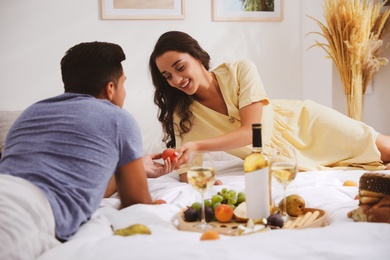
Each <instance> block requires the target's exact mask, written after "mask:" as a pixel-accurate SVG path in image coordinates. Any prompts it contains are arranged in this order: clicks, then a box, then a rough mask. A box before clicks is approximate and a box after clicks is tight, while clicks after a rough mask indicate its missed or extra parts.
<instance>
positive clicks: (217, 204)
mask: <svg viewBox="0 0 390 260" xmlns="http://www.w3.org/2000/svg"><path fill="white" fill-rule="evenodd" d="M219 205H221V202H216V203H215V204H214V205H213V210H215V209H216V208H217V207H218V206H219Z"/></svg>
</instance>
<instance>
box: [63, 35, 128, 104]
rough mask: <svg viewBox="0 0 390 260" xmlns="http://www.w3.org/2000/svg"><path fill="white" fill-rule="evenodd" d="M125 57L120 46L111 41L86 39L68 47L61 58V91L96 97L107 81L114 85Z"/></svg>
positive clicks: (120, 73) (121, 69)
mask: <svg viewBox="0 0 390 260" xmlns="http://www.w3.org/2000/svg"><path fill="white" fill-rule="evenodd" d="M125 59H126V56H125V54H124V52H123V50H122V48H121V47H120V46H119V45H117V44H114V43H107V42H86V43H80V44H77V45H75V46H73V47H72V48H70V49H69V50H68V51H67V52H66V54H65V56H64V57H63V58H62V60H61V73H62V81H63V82H64V88H65V92H71V93H81V94H89V95H92V96H94V97H97V96H98V95H99V94H100V93H101V91H102V90H103V89H104V88H105V86H106V85H107V83H109V82H113V83H114V84H115V86H117V83H118V80H119V78H120V77H121V76H122V74H123V68H122V64H121V62H122V61H123V60H125Z"/></svg>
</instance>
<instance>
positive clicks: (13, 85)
mask: <svg viewBox="0 0 390 260" xmlns="http://www.w3.org/2000/svg"><path fill="white" fill-rule="evenodd" d="M237 1H238V0H237ZM321 3H322V1H321V0H285V1H284V9H285V12H284V13H285V17H284V21H283V22H268V23H267V22H213V21H212V20H211V0H186V18H185V19H184V20H101V19H100V0H93V1H92V0H89V1H86V0H84V1H80V0H67V1H52V0H1V2H0V36H1V41H0V57H1V59H0V73H1V74H0V110H14V109H24V108H26V107H27V106H29V105H30V104H31V103H33V102H36V101H38V100H40V99H43V98H46V97H49V96H52V95H57V94H60V93H62V92H63V87H62V81H61V75H60V65H59V62H60V59H61V58H62V56H63V55H64V53H65V51H66V50H67V49H68V48H69V47H71V46H73V45H75V44H77V43H79V42H83V41H95V40H97V41H110V42H115V43H118V44H120V45H121V46H122V47H123V49H124V51H125V53H126V54H127V60H126V61H125V63H124V69H125V73H126V75H127V78H128V80H127V83H126V85H127V93H128V95H127V101H126V103H125V108H126V109H128V110H130V111H131V112H132V113H133V114H134V115H135V116H136V118H137V120H138V121H139V122H140V124H141V125H142V124H143V123H146V122H147V121H150V120H153V124H154V125H155V126H156V127H160V126H159V124H158V123H157V121H156V111H155V107H154V105H153V101H152V91H153V87H152V84H151V80H150V77H149V73H148V66H147V65H148V64H147V63H148V58H149V54H150V52H151V51H152V48H153V46H154V44H155V42H156V40H157V38H158V37H159V36H160V35H161V34H162V33H163V32H165V31H168V30H182V31H185V32H188V33H189V34H191V35H192V36H194V37H195V38H196V39H197V40H198V41H199V42H200V44H201V45H202V46H203V47H204V48H205V49H206V50H207V51H208V52H209V53H210V55H211V57H212V63H213V64H214V65H218V64H219V63H220V62H222V61H225V60H234V59H240V58H250V59H252V60H253V61H254V62H255V63H256V64H257V66H258V69H259V72H260V74H261V77H262V79H263V82H264V84H265V87H266V90H267V92H268V94H269V96H270V97H271V98H292V99H306V98H309V99H313V100H315V101H317V102H319V103H322V104H324V105H327V106H333V107H336V108H337V109H339V110H342V106H343V105H344V103H343V102H344V99H342V100H341V101H339V103H340V102H341V105H340V104H335V102H334V100H335V98H334V95H335V90H336V91H337V89H342V87H341V85H339V86H337V81H335V80H334V76H333V75H334V72H332V63H331V62H330V60H327V59H325V58H324V57H325V53H323V52H322V51H321V50H319V49H318V48H314V49H311V50H309V51H307V50H306V49H307V47H308V46H310V45H311V44H312V43H313V38H312V37H304V36H305V34H306V33H307V32H308V31H316V30H318V28H317V27H316V25H315V23H314V21H312V20H311V19H309V18H308V17H306V15H308V14H310V15H312V16H315V17H316V18H319V19H320V18H321V16H322V10H321ZM387 41H388V40H387ZM386 56H387V57H390V54H389V50H386ZM389 69H390V66H387V67H385V68H383V69H382V71H381V72H380V74H379V75H378V77H376V78H375V85H374V92H373V94H371V95H370V96H368V97H367V99H366V103H365V109H366V110H365V120H366V121H367V122H369V123H370V124H371V125H373V126H374V127H375V128H376V129H378V130H379V131H383V132H386V133H387V134H390V123H389V122H388V121H387V122H385V120H384V113H385V112H386V111H388V110H389V108H390V104H389V102H387V100H385V97H386V96H387V97H389V91H390V88H389V86H388V85H389V77H390V73H389ZM334 84H336V85H334ZM332 85H333V86H332ZM145 107H149V108H150V109H148V110H147V111H144V112H142V111H141V110H143V109H145ZM374 114H375V115H374ZM149 125H150V123H149ZM143 130H145V131H144V134H145V136H146V137H145V138H149V137H150V138H152V137H153V138H156V137H155V136H153V131H152V130H148V129H143ZM158 138H159V137H157V139H158Z"/></svg>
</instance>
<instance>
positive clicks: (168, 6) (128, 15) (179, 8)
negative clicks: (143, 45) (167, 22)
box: [100, 0, 185, 20]
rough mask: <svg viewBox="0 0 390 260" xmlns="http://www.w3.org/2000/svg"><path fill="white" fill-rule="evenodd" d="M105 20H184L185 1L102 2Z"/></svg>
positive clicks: (103, 0)
mask: <svg viewBox="0 0 390 260" xmlns="http://www.w3.org/2000/svg"><path fill="white" fill-rule="evenodd" d="M100 4H101V6H100V8H101V17H102V19H103V20H105V19H107V20H110V19H111V20H126V19H135V20H140V19H141V20H163V19H184V17H185V6H184V5H185V0H153V1H145V0H100Z"/></svg>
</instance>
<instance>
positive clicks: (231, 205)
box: [227, 203, 236, 210]
mask: <svg viewBox="0 0 390 260" xmlns="http://www.w3.org/2000/svg"><path fill="white" fill-rule="evenodd" d="M227 205H229V206H230V207H232V209H233V210H234V209H235V208H236V206H235V205H233V204H229V203H227Z"/></svg>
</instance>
